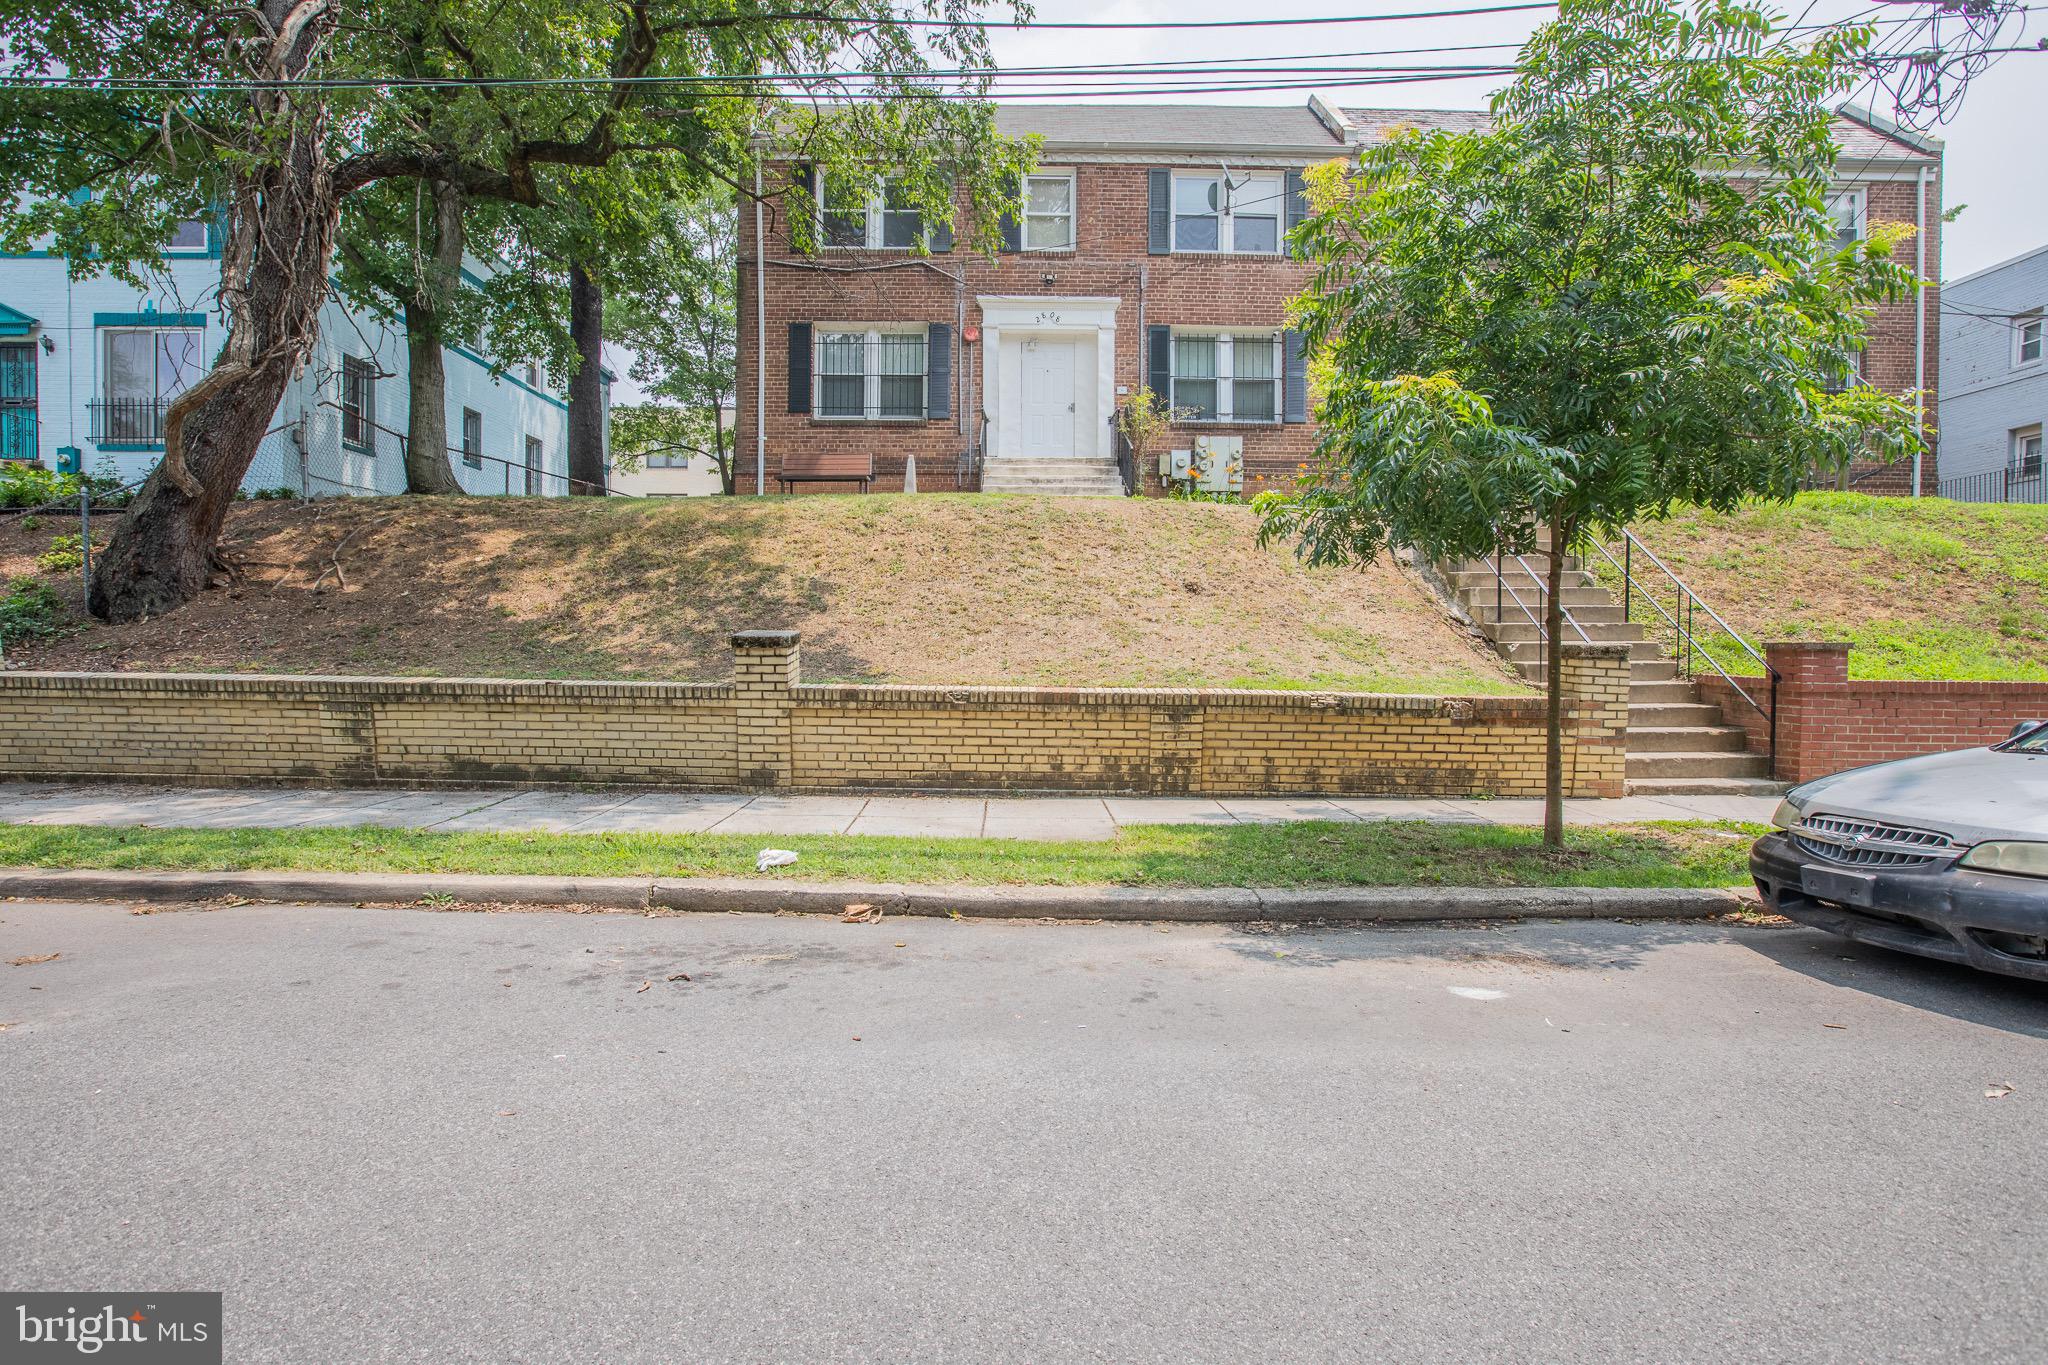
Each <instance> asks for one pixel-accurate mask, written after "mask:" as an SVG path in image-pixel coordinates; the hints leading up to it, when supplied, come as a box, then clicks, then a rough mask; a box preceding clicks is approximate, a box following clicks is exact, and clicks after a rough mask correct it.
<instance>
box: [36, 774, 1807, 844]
mask: <svg viewBox="0 0 2048 1365" xmlns="http://www.w3.org/2000/svg"><path fill="white" fill-rule="evenodd" d="M1776 804H1777V802H1776V799H1775V798H1772V797H1754V796H1692V797H1681V796H1631V797H1625V798H1622V799H1619V800H1608V801H1591V800H1588V801H1567V802H1565V818H1566V819H1567V820H1569V821H1570V822H1571V823H1573V824H1576V825H1611V824H1627V823H1634V822H1637V821H1644V820H1748V821H1754V822H1757V823H1762V822H1763V821H1765V820H1768V819H1769V818H1770V814H1771V810H1772V808H1773V807H1774V806H1775V805H1776ZM1542 819H1543V803H1542V802H1540V801H1534V800H1503V801H1481V800H1456V799H1450V798H1436V797H1412V798H1404V797H1348V796H1338V797H1328V798H1323V797H1270V798H1235V797H1225V798H1220V799H1219V798H1209V797H1180V796H1108V797H1096V796H1004V797H980V796H896V795H891V796H862V795H857V794H854V795H845V796H750V795H747V794H745V793H738V792H736V793H732V794H708V795H707V794H699V793H683V792H646V791H640V792H635V791H604V792H568V791H540V790H518V789H507V788H492V789H476V790H439V791H402V790H389V789H374V790H327V789H305V788H285V789H276V788H246V787H245V788H236V789H232V790H213V789H205V788H193V787H148V786H110V785H92V786H88V785H60V784H38V783H0V823H8V824H34V825H138V826H146V827H149V828H155V829H287V828H289V829H314V828H321V827H328V828H336V827H348V826H361V825H369V826H380V827H384V828H391V829H431V830H435V831H438V832H444V833H454V832H502V833H570V832H574V833H577V834H604V833H660V834H705V833H712V834H759V835H776V834H889V835H907V836H911V837H917V838H957V839H972V838H989V839H1109V838H1113V837H1114V836H1115V834H1116V832H1117V830H1118V828H1119V827H1121V826H1123V825H1140V824H1143V825H1237V824H1267V823H1273V822H1276V821H1289V820H1335V821H1340V822H1345V821H1360V820H1364V821H1372V820H1435V821H1451V822H1462V823H1468V824H1496V825H1532V824H1540V823H1541V822H1542Z"/></svg>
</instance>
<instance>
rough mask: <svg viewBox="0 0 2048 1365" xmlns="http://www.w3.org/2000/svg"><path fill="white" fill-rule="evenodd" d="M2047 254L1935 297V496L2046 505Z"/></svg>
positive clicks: (2040, 251) (2037, 252) (2045, 250)
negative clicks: (1938, 410) (1938, 493)
mask: <svg viewBox="0 0 2048 1365" xmlns="http://www.w3.org/2000/svg"><path fill="white" fill-rule="evenodd" d="M2044 309H2048V246H2041V247H2037V248H2035V249H2034V250H2032V251H2030V252H2028V253H2027V254H2026V255H2024V256H2016V257H2014V258H2013V259H2012V260H2009V261H2006V262H2004V263H2003V264H2001V265H1994V266H1992V267H1990V268H1989V269H1986V270H1980V271H1978V272H1977V273H1976V274H1974V275H1966V276H1964V277H1963V278H1962V279H1959V280H1952V281H1950V282H1949V283H1947V284H1945V285H1943V286H1942V290H1941V419H1940V420H1941V437H1940V440H1941V491H1942V492H1943V493H1944V494H1946V495H1947V496H1949V497H1953V498H1963V499H1967V500H1969V501H1971V502H2048V479H2044V478H2043V471H2042V445H2041V433H2042V427H2043V424H2044V423H2048V338H2044V336H2043V334H2042V328H2043V311H2044Z"/></svg>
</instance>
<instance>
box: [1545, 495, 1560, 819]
mask: <svg viewBox="0 0 2048 1365" xmlns="http://www.w3.org/2000/svg"><path fill="white" fill-rule="evenodd" d="M1564 547H1565V527H1564V523H1563V522H1562V521H1560V520H1559V519H1558V518H1556V517H1552V518H1551V521H1550V558H1549V560H1548V562H1547V563H1546V564H1545V565H1544V576H1545V579H1546V583H1545V586H1546V588H1547V589H1548V591H1546V592H1545V593H1544V595H1543V633H1544V635H1545V636H1546V637H1547V645H1548V647H1547V648H1546V649H1545V650H1544V651H1543V690H1544V699H1545V703H1546V705H1545V707H1544V715H1543V842H1544V844H1545V845H1546V846H1547V847H1550V848H1563V847H1564Z"/></svg>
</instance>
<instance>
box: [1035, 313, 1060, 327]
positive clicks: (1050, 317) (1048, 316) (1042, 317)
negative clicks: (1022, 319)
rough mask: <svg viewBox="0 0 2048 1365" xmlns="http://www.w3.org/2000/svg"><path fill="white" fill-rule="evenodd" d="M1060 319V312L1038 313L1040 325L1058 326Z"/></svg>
mask: <svg viewBox="0 0 2048 1365" xmlns="http://www.w3.org/2000/svg"><path fill="white" fill-rule="evenodd" d="M1059 321H1060V315H1059V314H1058V313H1040V314H1039V315H1038V325H1039V326H1041V327H1048V326H1051V327H1057V326H1058V325H1059Z"/></svg>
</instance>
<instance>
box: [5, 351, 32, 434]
mask: <svg viewBox="0 0 2048 1365" xmlns="http://www.w3.org/2000/svg"><path fill="white" fill-rule="evenodd" d="M35 457H36V348H35V344H34V343H33V342H27V341H0V460H33V459H34V458H35Z"/></svg>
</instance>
